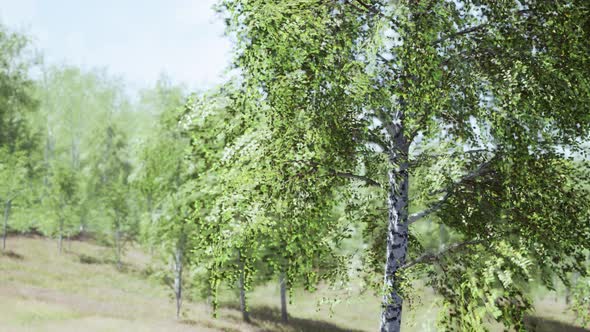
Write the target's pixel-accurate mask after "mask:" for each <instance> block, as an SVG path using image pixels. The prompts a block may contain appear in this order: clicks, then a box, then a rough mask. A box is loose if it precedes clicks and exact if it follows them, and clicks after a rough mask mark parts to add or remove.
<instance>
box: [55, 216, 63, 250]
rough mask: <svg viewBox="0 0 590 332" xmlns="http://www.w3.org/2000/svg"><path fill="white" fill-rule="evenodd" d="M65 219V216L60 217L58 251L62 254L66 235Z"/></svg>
mask: <svg viewBox="0 0 590 332" xmlns="http://www.w3.org/2000/svg"><path fill="white" fill-rule="evenodd" d="M63 234H64V219H63V217H60V219H59V234H58V240H57V248H58V251H59V253H60V255H61V250H62V245H63V237H64V235H63Z"/></svg>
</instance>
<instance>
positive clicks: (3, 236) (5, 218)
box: [2, 200, 12, 251]
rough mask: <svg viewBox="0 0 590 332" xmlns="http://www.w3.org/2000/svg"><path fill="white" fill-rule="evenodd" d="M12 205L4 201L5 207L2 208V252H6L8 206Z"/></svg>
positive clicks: (10, 202) (9, 201)
mask: <svg viewBox="0 0 590 332" xmlns="http://www.w3.org/2000/svg"><path fill="white" fill-rule="evenodd" d="M11 205H12V201H11V200H8V201H6V206H5V207H4V227H2V251H4V250H6V236H7V233H8V217H9V216H10V206H11Z"/></svg>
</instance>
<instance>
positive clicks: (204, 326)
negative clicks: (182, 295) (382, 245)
mask: <svg viewBox="0 0 590 332" xmlns="http://www.w3.org/2000/svg"><path fill="white" fill-rule="evenodd" d="M7 249H8V251H7V252H5V253H4V254H2V255H0V332H25V331H43V332H45V331H47V332H53V331H56V332H57V331H59V332H69V331H72V332H73V331H88V332H94V331H101V332H102V331H126V332H127V331H129V332H134V331H137V332H140V331H141V332H151V331H179V332H183V331H191V332H192V331H204V332H206V331H232V332H233V331H245V332H248V331H252V332H274V331H277V332H291V331H293V332H294V331H305V332H314V331H325V332H340V331H374V330H377V329H376V323H377V322H378V318H379V317H378V315H379V312H378V311H379V300H378V298H376V297H375V296H373V295H372V294H358V292H356V291H354V290H350V291H349V292H348V296H346V297H345V298H341V301H340V302H339V303H337V304H335V305H334V306H333V308H332V309H333V313H332V314H330V310H329V309H328V305H326V304H324V305H321V306H319V305H318V303H319V301H321V300H322V299H324V298H326V299H333V298H334V296H335V295H336V294H342V293H343V292H342V290H338V291H336V290H330V289H329V288H327V287H322V288H321V289H320V290H319V291H318V292H316V293H313V294H309V293H306V292H304V291H300V292H295V294H294V298H293V299H292V301H293V304H292V305H290V307H289V314H290V321H289V323H288V324H281V323H280V319H279V317H280V313H279V310H278V303H279V290H278V286H277V285H271V284H269V285H267V286H264V287H259V288H257V289H256V290H255V291H254V292H253V293H252V294H251V295H250V296H249V300H250V308H251V311H252V323H251V324H245V323H243V322H242V320H241V315H240V312H239V311H238V310H236V309H235V307H236V306H235V305H232V303H231V302H232V301H231V299H232V297H231V294H225V296H224V297H223V298H224V301H223V303H225V304H226V305H223V306H222V308H221V309H220V310H219V317H218V318H213V317H212V315H211V309H210V306H209V305H207V304H206V303H198V302H185V303H184V310H183V317H184V318H183V319H181V320H178V321H177V320H176V319H174V310H175V307H174V304H173V301H172V298H171V292H170V291H169V289H168V288H167V287H166V286H164V285H163V284H161V283H160V282H159V281H157V280H156V279H155V278H151V277H149V274H147V273H146V271H148V270H149V268H150V266H151V264H152V262H151V259H150V257H149V255H146V254H145V253H144V252H142V251H141V250H139V249H137V248H131V249H129V250H128V252H127V254H126V256H125V260H124V263H125V265H124V268H123V269H122V271H119V270H117V269H116V268H115V265H114V264H112V261H110V260H109V259H108V257H111V256H112V252H111V251H110V250H111V249H109V248H105V247H102V246H99V245H97V244H94V243H92V242H88V241H70V242H68V243H67V244H66V245H65V250H64V252H63V253H62V254H61V255H60V254H58V251H57V246H56V242H55V241H53V240H50V239H45V238H40V237H22V236H18V237H10V238H9V239H8V243H7ZM345 293H346V292H345ZM233 302H235V303H237V299H236V301H233ZM435 303H436V301H434V297H433V295H432V293H431V292H428V291H425V292H424V293H423V294H422V301H421V305H420V306H419V308H418V309H417V310H416V311H414V312H408V313H406V314H405V316H404V318H405V324H406V326H405V329H404V331H425V332H427V331H434V328H433V326H434V322H435V321H436V317H437V308H436V304H435ZM318 308H320V309H321V310H319V311H318ZM565 308H566V307H565V304H564V303H563V302H562V301H555V300H553V299H552V298H551V297H549V296H546V297H545V298H541V299H540V301H538V305H537V314H538V315H539V316H542V317H546V319H547V320H540V319H538V318H532V319H531V320H530V324H531V326H532V325H535V326H537V329H536V330H537V331H586V330H583V329H579V328H575V327H573V326H570V325H569V324H568V322H571V321H572V319H573V316H572V315H571V313H569V312H567V311H566V310H565ZM549 313H553V314H549Z"/></svg>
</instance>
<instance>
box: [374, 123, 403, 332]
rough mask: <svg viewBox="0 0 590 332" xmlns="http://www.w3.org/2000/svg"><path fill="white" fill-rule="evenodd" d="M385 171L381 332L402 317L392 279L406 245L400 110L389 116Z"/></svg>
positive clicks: (391, 331)
mask: <svg viewBox="0 0 590 332" xmlns="http://www.w3.org/2000/svg"><path fill="white" fill-rule="evenodd" d="M393 120H394V121H393V124H392V127H393V129H392V131H393V135H392V137H391V140H392V142H391V143H392V146H391V147H390V156H389V157H390V163H391V170H390V171H389V196H388V210H389V220H388V229H387V251H386V264H385V276H384V295H383V311H382V313H381V329H380V330H381V332H399V331H400V329H401V318H402V298H401V296H400V294H399V291H398V289H397V288H398V286H399V285H398V284H397V283H396V274H397V271H398V270H399V269H400V267H401V266H403V265H404V264H405V262H406V253H407V249H408V186H409V181H408V180H409V179H408V171H407V168H408V151H409V142H408V139H407V138H406V137H405V136H404V131H403V113H401V112H397V114H396V116H395V117H394V119H393Z"/></svg>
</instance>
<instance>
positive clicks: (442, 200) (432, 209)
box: [407, 192, 450, 225]
mask: <svg viewBox="0 0 590 332" xmlns="http://www.w3.org/2000/svg"><path fill="white" fill-rule="evenodd" d="M449 196H450V193H448V192H447V193H446V194H445V195H444V196H442V197H441V198H439V199H437V200H436V202H435V203H434V204H432V205H430V207H428V208H427V209H424V210H422V211H420V212H417V213H413V214H411V215H410V216H409V217H408V222H407V224H408V225H411V224H413V223H415V222H416V221H418V220H420V219H422V218H424V217H427V216H428V215H430V214H431V213H433V212H436V211H437V210H438V209H440V208H441V207H442V206H443V204H444V203H445V202H446V201H447V199H448V198H449Z"/></svg>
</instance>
